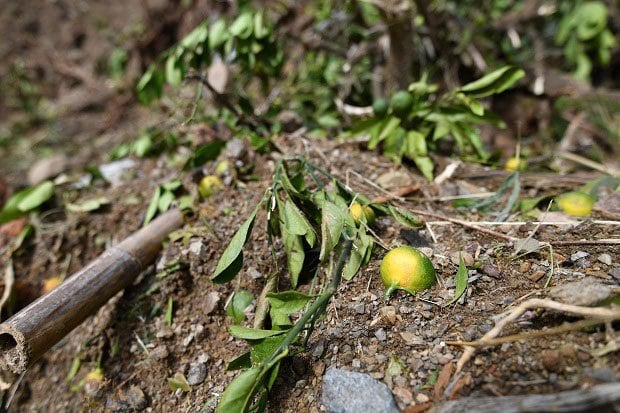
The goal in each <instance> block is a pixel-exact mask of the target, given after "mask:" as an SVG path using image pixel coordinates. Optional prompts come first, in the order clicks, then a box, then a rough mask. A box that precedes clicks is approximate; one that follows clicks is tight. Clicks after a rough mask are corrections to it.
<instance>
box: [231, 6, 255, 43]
mask: <svg viewBox="0 0 620 413" xmlns="http://www.w3.org/2000/svg"><path fill="white" fill-rule="evenodd" d="M253 30H254V20H253V18H252V13H250V12H245V13H243V14H241V15H240V16H239V17H237V18H236V19H235V21H234V22H233V24H232V25H231V26H230V32H231V33H232V34H233V36H236V37H239V38H241V39H247V38H248V37H250V36H251V35H252V31H253Z"/></svg>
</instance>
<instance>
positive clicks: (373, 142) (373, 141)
mask: <svg viewBox="0 0 620 413" xmlns="http://www.w3.org/2000/svg"><path fill="white" fill-rule="evenodd" d="M399 125H400V119H399V118H397V117H396V116H389V117H387V118H386V119H385V120H384V121H383V122H381V123H380V126H379V128H378V132H377V133H376V135H373V136H371V137H370V140H369V141H368V149H369V150H373V149H375V148H376V147H377V145H379V143H381V141H383V140H384V139H386V138H387V137H388V136H390V135H391V134H392V133H393V132H394V131H395V130H396V128H398V126H399Z"/></svg>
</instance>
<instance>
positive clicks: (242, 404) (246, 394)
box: [217, 350, 288, 413]
mask: <svg viewBox="0 0 620 413" xmlns="http://www.w3.org/2000/svg"><path fill="white" fill-rule="evenodd" d="M287 355H288V350H284V351H283V352H282V353H280V354H278V355H276V356H275V357H274V358H273V360H272V361H271V362H269V363H268V364H266V365H261V366H257V367H252V368H250V369H248V370H246V371H244V372H243V373H241V374H240V375H239V376H237V377H236V378H235V379H234V380H233V381H232V382H231V383H230V384H229V385H228V387H226V390H225V391H224V393H223V394H222V398H221V399H220V403H219V405H218V406H217V413H244V412H246V411H248V409H249V407H250V404H251V403H252V399H253V397H254V395H255V394H256V392H257V391H258V388H259V387H260V386H261V385H262V384H264V383H263V382H264V380H265V377H266V376H268V375H269V376H271V374H270V372H271V371H272V370H273V369H277V367H278V366H279V364H280V360H282V359H283V358H284V357H286V356H287ZM270 381H271V380H270Z"/></svg>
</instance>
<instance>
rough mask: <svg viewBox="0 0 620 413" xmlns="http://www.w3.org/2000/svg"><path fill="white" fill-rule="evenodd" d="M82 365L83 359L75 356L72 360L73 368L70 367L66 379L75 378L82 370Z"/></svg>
mask: <svg viewBox="0 0 620 413" xmlns="http://www.w3.org/2000/svg"><path fill="white" fill-rule="evenodd" d="M81 365H82V360H81V359H80V358H79V357H74V358H73V361H72V362H71V368H70V369H69V374H67V378H66V379H65V381H67V382H69V381H71V380H73V379H74V378H75V376H76V375H77V374H78V372H79V371H80V366H81Z"/></svg>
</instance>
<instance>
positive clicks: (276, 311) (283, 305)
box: [267, 291, 312, 326]
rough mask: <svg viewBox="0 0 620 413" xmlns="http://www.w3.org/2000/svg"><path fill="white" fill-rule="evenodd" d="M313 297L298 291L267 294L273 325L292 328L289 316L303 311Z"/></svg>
mask: <svg viewBox="0 0 620 413" xmlns="http://www.w3.org/2000/svg"><path fill="white" fill-rule="evenodd" d="M311 298H312V296H310V295H306V294H303V293H300V292H298V291H284V292H281V293H269V294H267V300H268V301H269V305H270V309H269V316H270V317H271V323H272V324H273V325H276V326H290V325H291V320H290V319H289V315H290V314H292V313H294V312H296V311H299V310H301V309H303V308H304V307H305V305H306V304H307V303H308V301H310V299H311Z"/></svg>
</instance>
